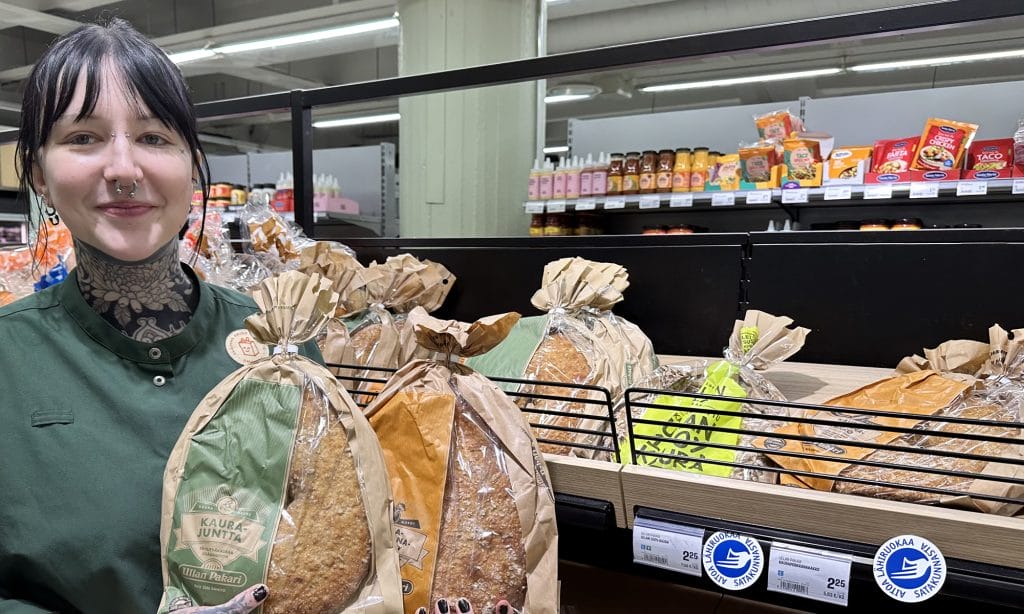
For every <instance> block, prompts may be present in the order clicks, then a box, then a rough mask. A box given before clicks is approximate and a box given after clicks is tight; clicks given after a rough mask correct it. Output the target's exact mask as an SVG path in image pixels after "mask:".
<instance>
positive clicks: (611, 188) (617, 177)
mask: <svg viewBox="0 0 1024 614" xmlns="http://www.w3.org/2000/svg"><path fill="white" fill-rule="evenodd" d="M625 165H626V157H625V156H623V155H622V154H620V153H613V154H612V159H611V162H609V163H608V189H607V190H606V193H607V194H608V195H616V194H622V178H623V172H624V171H625Z"/></svg>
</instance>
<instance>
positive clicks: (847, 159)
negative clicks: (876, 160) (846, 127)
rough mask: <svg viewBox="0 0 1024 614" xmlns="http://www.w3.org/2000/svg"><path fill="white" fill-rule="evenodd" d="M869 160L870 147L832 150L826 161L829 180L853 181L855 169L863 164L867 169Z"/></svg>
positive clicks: (855, 173)
mask: <svg viewBox="0 0 1024 614" xmlns="http://www.w3.org/2000/svg"><path fill="white" fill-rule="evenodd" d="M870 160H871V147H859V146H858V147H839V148H837V149H833V150H832V155H831V156H829V159H828V178H829V179H853V178H854V177H856V176H857V167H858V165H859V164H860V163H861V162H863V163H864V168H865V169H867V167H868V162H869V161H870Z"/></svg>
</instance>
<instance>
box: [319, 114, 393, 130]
mask: <svg viewBox="0 0 1024 614" xmlns="http://www.w3.org/2000/svg"><path fill="white" fill-rule="evenodd" d="M401 118H402V116H401V114H399V113H384V114H382V115H363V116H362V117H345V118H342V119H324V120H320V121H315V122H313V127H314V128H340V127H342V126H362V125H365V124H384V123H387V122H397V121H398V120H400V119H401Z"/></svg>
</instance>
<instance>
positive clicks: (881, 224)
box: [860, 220, 889, 230]
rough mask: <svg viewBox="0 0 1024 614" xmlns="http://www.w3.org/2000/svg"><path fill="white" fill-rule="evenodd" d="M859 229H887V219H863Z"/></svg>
mask: <svg viewBox="0 0 1024 614" xmlns="http://www.w3.org/2000/svg"><path fill="white" fill-rule="evenodd" d="M860 229H861V230H889V220H864V221H863V222H861V223H860Z"/></svg>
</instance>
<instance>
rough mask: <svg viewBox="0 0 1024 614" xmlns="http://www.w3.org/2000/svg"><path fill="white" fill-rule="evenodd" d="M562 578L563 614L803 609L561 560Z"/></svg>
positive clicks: (780, 613)
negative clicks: (779, 605)
mask: <svg viewBox="0 0 1024 614" xmlns="http://www.w3.org/2000/svg"><path fill="white" fill-rule="evenodd" d="M558 575H559V578H560V579H561V582H562V597H561V599H562V604H561V605H562V607H561V614H605V613H607V614H618V613H623V612H635V613H637V614H670V613H676V612H679V613H685V614H801V610H791V609H789V608H781V607H778V606H773V605H765V604H761V603H757V602H754V601H748V600H746V599H741V598H739V597H736V596H734V595H723V594H721V593H715V592H711V591H705V590H700V589H696V588H689V587H686V586H680V585H678V584H671V583H669V582H659V581H657V580H652V579H649V578H638V577H635V576H631V575H627V574H622V573H618V572H613V571H608V570H605V569H601V568H599V567H591V566H588V565H580V564H577V563H571V562H568V561H559V566H558Z"/></svg>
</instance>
